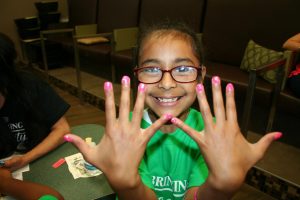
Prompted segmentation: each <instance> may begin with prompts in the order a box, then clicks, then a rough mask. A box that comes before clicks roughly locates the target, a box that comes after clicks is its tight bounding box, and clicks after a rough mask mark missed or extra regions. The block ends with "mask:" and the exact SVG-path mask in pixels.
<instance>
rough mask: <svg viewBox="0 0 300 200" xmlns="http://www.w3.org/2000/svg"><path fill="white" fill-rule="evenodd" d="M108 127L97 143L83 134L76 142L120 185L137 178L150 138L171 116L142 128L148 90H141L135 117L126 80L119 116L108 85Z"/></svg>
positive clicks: (93, 161)
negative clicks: (88, 140)
mask: <svg viewBox="0 0 300 200" xmlns="http://www.w3.org/2000/svg"><path fill="white" fill-rule="evenodd" d="M105 94H106V101H105V102H106V105H105V106H106V108H105V109H106V112H105V113H106V122H107V123H106V127H105V134H104V135H103V137H102V138H101V141H100V142H99V144H98V145H97V146H96V147H90V146H88V145H87V144H86V143H85V142H84V141H83V140H82V139H81V138H79V137H77V136H74V135H73V136H69V137H72V140H73V143H74V144H75V145H76V146H77V147H78V148H79V150H80V151H81V152H82V154H83V156H84V158H85V159H86V160H87V161H88V162H90V163H91V164H93V165H95V166H96V167H97V168H99V169H101V170H102V171H103V172H104V174H105V175H106V176H107V177H108V179H109V180H110V183H111V184H113V185H114V184H118V185H119V186H120V185H122V184H123V183H124V184H128V183H129V182H130V181H135V179H136V178H137V177H138V176H139V175H138V166H139V164H140V161H141V159H142V157H143V154H144V152H145V148H146V145H147V142H148V141H149V140H150V138H151V137H152V135H153V134H154V133H155V132H156V130H157V129H159V127H160V126H161V125H163V124H164V123H165V122H166V121H167V120H168V119H167V118H165V117H162V118H160V119H158V120H157V121H156V122H155V123H153V124H152V126H150V127H149V128H147V129H144V130H143V129H141V128H140V123H141V119H142V115H143V109H144V99H145V94H144V91H143V90H142V91H140V92H139V94H138V97H137V100H136V104H135V106H134V110H133V114H132V119H131V120H129V117H128V116H129V112H130V85H128V84H123V87H122V94H121V101H120V109H119V116H118V117H117V115H116V110H115V103H114V93H113V90H112V87H109V88H106V89H105Z"/></svg>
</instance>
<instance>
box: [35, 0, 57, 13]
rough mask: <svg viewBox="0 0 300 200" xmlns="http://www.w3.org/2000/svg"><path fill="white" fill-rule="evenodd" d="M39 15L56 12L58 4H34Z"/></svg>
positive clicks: (49, 2) (50, 2) (44, 2)
mask: <svg viewBox="0 0 300 200" xmlns="http://www.w3.org/2000/svg"><path fill="white" fill-rule="evenodd" d="M34 5H35V7H36V9H37V10H38V12H39V13H49V12H57V9H58V2H57V1H41V2H35V3H34Z"/></svg>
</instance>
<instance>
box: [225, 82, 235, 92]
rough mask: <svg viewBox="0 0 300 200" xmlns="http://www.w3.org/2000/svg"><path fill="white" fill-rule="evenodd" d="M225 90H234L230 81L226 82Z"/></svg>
mask: <svg viewBox="0 0 300 200" xmlns="http://www.w3.org/2000/svg"><path fill="white" fill-rule="evenodd" d="M226 90H227V91H228V92H232V91H233V90H234V87H233V84H232V83H228V84H227V86H226Z"/></svg>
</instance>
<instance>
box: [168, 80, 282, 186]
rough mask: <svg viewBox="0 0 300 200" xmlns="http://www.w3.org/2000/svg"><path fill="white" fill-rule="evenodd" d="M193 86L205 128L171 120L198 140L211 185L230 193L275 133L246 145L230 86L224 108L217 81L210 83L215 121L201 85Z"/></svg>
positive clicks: (259, 156) (258, 158)
mask: <svg viewBox="0 0 300 200" xmlns="http://www.w3.org/2000/svg"><path fill="white" fill-rule="evenodd" d="M197 87H199V88H198V89H197V90H198V94H197V95H198V101H199V105H200V110H201V113H202V116H203V120H204V123H205V129H204V130H203V131H201V132H200V133H199V132H197V131H195V130H193V129H191V128H190V127H188V126H186V125H184V124H183V123H182V122H181V121H179V120H178V119H175V120H173V122H175V124H177V125H178V126H179V127H180V128H182V129H183V130H184V131H185V132H186V133H187V134H189V135H190V136H191V137H192V138H193V139H194V140H195V141H196V142H197V143H198V145H199V147H200V149H201V152H202V154H203V156H204V158H205V161H206V163H207V165H208V168H209V171H210V175H209V179H210V181H211V182H212V183H213V184H214V185H215V187H217V188H219V189H222V190H223V191H228V192H233V191H235V190H236V189H237V188H238V187H239V186H240V185H241V184H242V182H243V180H244V178H245V176H246V173H247V171H248V170H249V169H250V168H251V167H252V166H253V165H254V164H255V163H256V162H257V161H258V160H260V159H261V158H262V156H263V155H264V153H265V151H266V149H267V147H268V146H269V145H270V143H271V142H272V141H273V140H274V136H276V134H278V133H272V134H267V135H266V136H264V137H263V138H262V139H261V140H260V141H259V142H258V143H256V144H250V143H249V142H248V141H247V140H246V139H245V138H244V137H243V135H242V134H241V132H240V129H239V126H238V122H237V116H236V108H235V102H234V92H233V87H232V85H230V86H229V85H228V86H227V90H226V106H225V107H224V103H223V98H222V93H221V87H220V83H219V82H217V83H213V104H214V111H215V120H214V119H213V117H212V114H211V111H210V108H209V104H208V102H207V99H206V96H205V92H204V88H203V86H202V85H198V86H197Z"/></svg>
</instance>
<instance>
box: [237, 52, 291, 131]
mask: <svg viewBox="0 0 300 200" xmlns="http://www.w3.org/2000/svg"><path fill="white" fill-rule="evenodd" d="M285 55H286V56H285V57H284V58H282V59H279V60H277V61H275V62H272V63H269V64H266V65H264V66H261V67H259V68H257V69H251V70H250V74H249V81H248V88H247V93H246V101H245V104H244V113H243V116H242V123H241V131H242V133H243V134H244V135H245V136H246V135H247V132H248V124H249V120H250V116H251V109H252V105H253V100H254V93H255V88H256V80H257V77H258V75H259V74H260V73H261V72H264V71H268V70H270V69H276V68H278V69H279V70H278V71H277V82H276V83H275V84H273V89H272V92H271V104H270V107H269V115H268V120H267V126H266V132H267V133H268V132H270V131H271V130H272V127H273V122H274V117H275V113H276V107H277V101H278V98H279V94H280V92H281V90H282V89H283V88H284V86H285V85H284V83H285V78H286V72H285V70H286V69H285V67H284V66H291V64H292V60H293V55H292V52H291V51H285ZM288 68H289V67H288Z"/></svg>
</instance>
